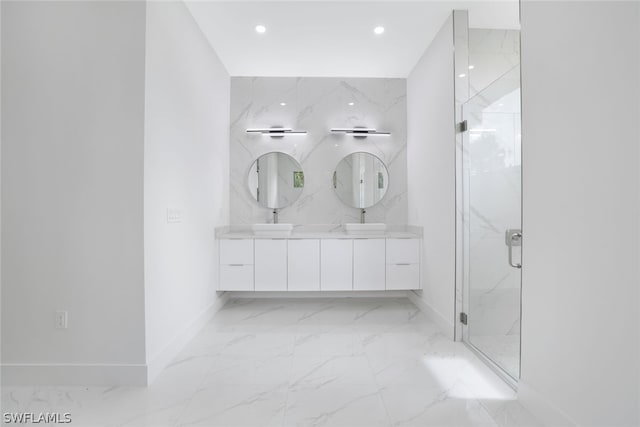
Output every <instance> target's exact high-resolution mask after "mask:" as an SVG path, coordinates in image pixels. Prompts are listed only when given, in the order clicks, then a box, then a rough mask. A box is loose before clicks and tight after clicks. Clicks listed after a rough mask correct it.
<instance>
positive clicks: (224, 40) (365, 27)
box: [186, 0, 519, 77]
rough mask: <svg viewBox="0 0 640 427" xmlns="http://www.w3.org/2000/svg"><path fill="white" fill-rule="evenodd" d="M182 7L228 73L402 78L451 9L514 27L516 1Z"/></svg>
mask: <svg viewBox="0 0 640 427" xmlns="http://www.w3.org/2000/svg"><path fill="white" fill-rule="evenodd" d="M186 4H187V6H188V8H189V10H190V11H191V13H192V15H193V16H194V18H195V20H196V22H197V23H198V25H200V27H201V28H202V31H203V32H204V34H205V36H206V37H207V38H208V40H209V42H210V43H211V45H212V46H213V48H214V49H215V51H216V52H217V54H218V56H219V57H220V59H221V60H222V62H223V63H224V65H225V66H226V67H227V71H228V72H229V74H231V75H232V76H309V77H311V76H318V77H407V76H408V75H409V73H410V72H411V70H412V69H413V67H414V66H415V64H416V63H417V61H418V59H419V58H420V56H422V54H423V52H424V51H425V49H426V48H427V46H428V45H429V43H430V42H431V40H433V37H434V36H435V35H436V33H437V32H438V30H439V29H440V28H441V27H442V25H443V23H444V22H445V20H446V19H447V17H448V16H449V15H450V13H451V11H452V10H453V9H467V10H469V21H470V26H471V27H475V28H503V29H517V28H519V19H518V1H517V0H502V1H477V0H476V1H455V0H449V1H402V2H399V1H397V2H390V1H384V2H383V1H300V0H298V1H186ZM258 24H262V25H264V26H266V27H267V32H266V33H264V34H258V33H257V32H256V31H255V26H256V25H258ZM378 25H382V26H384V27H385V30H386V31H385V33H384V34H383V35H376V34H374V33H373V29H374V28H375V27H376V26H378Z"/></svg>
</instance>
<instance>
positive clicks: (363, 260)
mask: <svg viewBox="0 0 640 427" xmlns="http://www.w3.org/2000/svg"><path fill="white" fill-rule="evenodd" d="M300 234H301V233H300ZM300 234H298V235H297V236H296V237H294V238H289V237H286V238H260V237H252V236H247V235H246V234H244V235H242V234H241V233H238V234H236V236H238V235H240V236H242V238H234V237H231V236H229V237H226V238H220V240H219V248H220V255H219V264H220V265H219V266H220V283H219V286H218V290H221V291H385V290H411V289H420V287H421V286H420V262H421V255H420V253H421V248H422V239H421V238H420V237H419V236H416V237H412V235H410V234H409V233H402V234H400V233H398V234H395V235H392V236H389V237H378V236H372V237H348V236H345V235H338V237H334V236H333V235H330V236H327V235H321V236H318V233H316V234H315V235H314V234H313V233H310V235H309V236H305V235H300ZM327 234H328V233H327ZM336 234H337V233H336ZM408 234H409V236H407V235H408ZM232 236H233V234H232Z"/></svg>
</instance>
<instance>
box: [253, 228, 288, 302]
mask: <svg viewBox="0 0 640 427" xmlns="http://www.w3.org/2000/svg"><path fill="white" fill-rule="evenodd" d="M255 290H256V291H286V290H287V239H256V240H255Z"/></svg>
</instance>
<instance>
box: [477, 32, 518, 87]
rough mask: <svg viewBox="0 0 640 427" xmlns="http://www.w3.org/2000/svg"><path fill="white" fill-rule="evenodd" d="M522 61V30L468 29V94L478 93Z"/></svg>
mask: <svg viewBox="0 0 640 427" xmlns="http://www.w3.org/2000/svg"><path fill="white" fill-rule="evenodd" d="M519 64H520V31H518V30H497V29H484V28H470V29H469V65H471V66H473V69H472V70H469V92H470V93H469V95H470V96H471V97H473V96H475V95H477V94H478V93H479V92H481V91H482V90H483V89H485V88H486V87H488V86H489V85H491V84H492V83H493V82H495V81H496V80H498V79H499V78H500V77H501V76H502V75H504V74H505V73H506V72H508V71H509V70H511V69H512V68H513V67H515V66H517V65H519Z"/></svg>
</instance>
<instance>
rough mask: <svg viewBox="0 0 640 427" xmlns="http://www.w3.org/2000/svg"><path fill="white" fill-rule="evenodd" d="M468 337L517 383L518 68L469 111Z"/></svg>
mask: <svg viewBox="0 0 640 427" xmlns="http://www.w3.org/2000/svg"><path fill="white" fill-rule="evenodd" d="M463 117H464V119H465V120H466V125H467V127H466V132H464V135H463V188H464V189H463V209H464V218H465V223H464V289H465V292H464V295H465V298H464V302H463V304H464V305H463V309H464V312H465V313H466V314H467V325H466V326H464V327H463V339H464V340H465V341H466V342H467V343H468V344H470V345H471V346H472V347H473V348H474V349H476V350H477V351H479V352H480V353H482V354H483V355H484V356H486V357H487V358H488V359H489V360H490V361H491V362H493V363H494V364H495V365H497V367H498V368H500V369H501V370H502V371H503V372H504V373H506V374H508V375H509V377H511V378H512V379H513V380H514V381H515V380H517V379H518V377H519V373H520V288H521V269H520V263H521V242H522V234H521V230H520V229H521V152H520V146H521V142H520V69H519V67H517V66H516V67H514V68H513V69H511V70H510V71H509V72H507V73H506V74H505V75H503V76H502V77H501V78H500V79H498V80H497V81H495V82H494V83H493V84H491V85H490V86H489V87H487V88H486V89H485V90H483V91H481V92H480V93H478V94H477V95H475V96H474V97H473V98H471V99H470V100H469V101H468V102H467V103H466V104H464V106H463Z"/></svg>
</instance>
